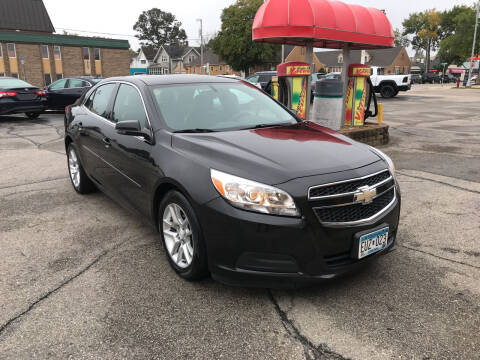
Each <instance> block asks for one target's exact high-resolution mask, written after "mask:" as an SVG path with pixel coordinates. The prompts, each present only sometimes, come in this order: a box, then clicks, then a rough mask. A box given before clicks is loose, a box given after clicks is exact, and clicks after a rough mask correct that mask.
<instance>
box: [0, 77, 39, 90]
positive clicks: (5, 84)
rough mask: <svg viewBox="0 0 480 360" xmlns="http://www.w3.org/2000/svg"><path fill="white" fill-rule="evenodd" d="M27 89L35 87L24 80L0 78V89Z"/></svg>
mask: <svg viewBox="0 0 480 360" xmlns="http://www.w3.org/2000/svg"><path fill="white" fill-rule="evenodd" d="M21 87H22V88H27V87H34V86H33V85H30V84H29V83H27V82H25V81H23V80H18V79H2V78H0V88H4V89H6V88H21Z"/></svg>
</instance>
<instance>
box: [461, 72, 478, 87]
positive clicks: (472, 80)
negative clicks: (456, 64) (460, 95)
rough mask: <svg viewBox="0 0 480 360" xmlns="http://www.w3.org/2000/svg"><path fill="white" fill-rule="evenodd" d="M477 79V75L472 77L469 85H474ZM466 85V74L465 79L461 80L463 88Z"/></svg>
mask: <svg viewBox="0 0 480 360" xmlns="http://www.w3.org/2000/svg"><path fill="white" fill-rule="evenodd" d="M477 79H478V75H472V79H471V80H470V82H471V85H476V84H477ZM467 83H468V72H467V73H466V74H465V77H464V78H463V86H467Z"/></svg>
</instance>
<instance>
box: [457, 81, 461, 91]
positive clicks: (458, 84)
mask: <svg viewBox="0 0 480 360" xmlns="http://www.w3.org/2000/svg"><path fill="white" fill-rule="evenodd" d="M459 87H460V79H457V89H458V88H459Z"/></svg>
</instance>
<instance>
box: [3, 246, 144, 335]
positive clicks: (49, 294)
mask: <svg viewBox="0 0 480 360" xmlns="http://www.w3.org/2000/svg"><path fill="white" fill-rule="evenodd" d="M138 238H139V237H133V238H128V239H126V240H124V241H122V242H120V243H118V244H116V245H114V246H112V247H111V248H110V249H107V250H104V251H102V252H101V253H100V254H99V255H98V256H97V257H96V258H95V259H94V260H93V261H92V262H90V264H88V265H87V266H86V267H84V268H83V269H82V270H80V271H79V272H77V273H76V274H75V275H73V276H71V277H69V278H68V279H66V280H65V281H63V282H62V283H60V285H58V286H57V287H55V288H54V289H52V290H49V291H48V292H46V293H45V294H43V295H42V296H41V297H39V298H38V299H37V300H35V301H34V302H33V303H31V304H30V305H29V306H28V308H27V309H26V310H24V311H22V312H21V313H19V314H17V315H15V316H14V317H12V318H11V319H9V320H8V321H7V322H6V323H4V324H3V325H2V326H0V337H1V336H2V335H3V334H4V332H5V331H6V330H7V328H8V327H9V326H10V325H11V324H13V323H14V322H15V321H17V320H19V319H20V318H22V317H23V316H24V315H26V314H28V313H29V312H30V311H31V310H33V309H34V308H35V307H36V306H37V305H38V304H40V303H41V302H42V301H43V300H46V299H48V298H49V297H50V296H51V295H53V294H55V293H56V292H58V291H59V290H60V289H62V288H63V287H65V286H66V285H68V284H69V283H71V282H72V281H73V280H75V279H76V278H78V277H79V276H81V275H83V274H84V273H85V272H87V271H88V270H89V269H91V268H92V267H93V266H94V265H95V264H97V263H98V262H99V261H100V260H101V259H102V258H104V257H105V256H106V255H108V254H109V253H111V252H112V251H115V250H117V249H118V248H119V247H121V246H122V245H124V244H126V243H127V242H129V241H133V240H136V239H138Z"/></svg>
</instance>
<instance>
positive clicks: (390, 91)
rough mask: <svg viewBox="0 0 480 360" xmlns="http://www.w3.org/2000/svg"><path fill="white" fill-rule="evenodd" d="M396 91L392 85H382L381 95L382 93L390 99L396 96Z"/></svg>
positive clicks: (383, 96)
mask: <svg viewBox="0 0 480 360" xmlns="http://www.w3.org/2000/svg"><path fill="white" fill-rule="evenodd" d="M395 91H396V90H395V89H394V88H393V86H392V85H382V87H381V88H380V95H382V98H384V99H390V98H392V97H394V96H395Z"/></svg>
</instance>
